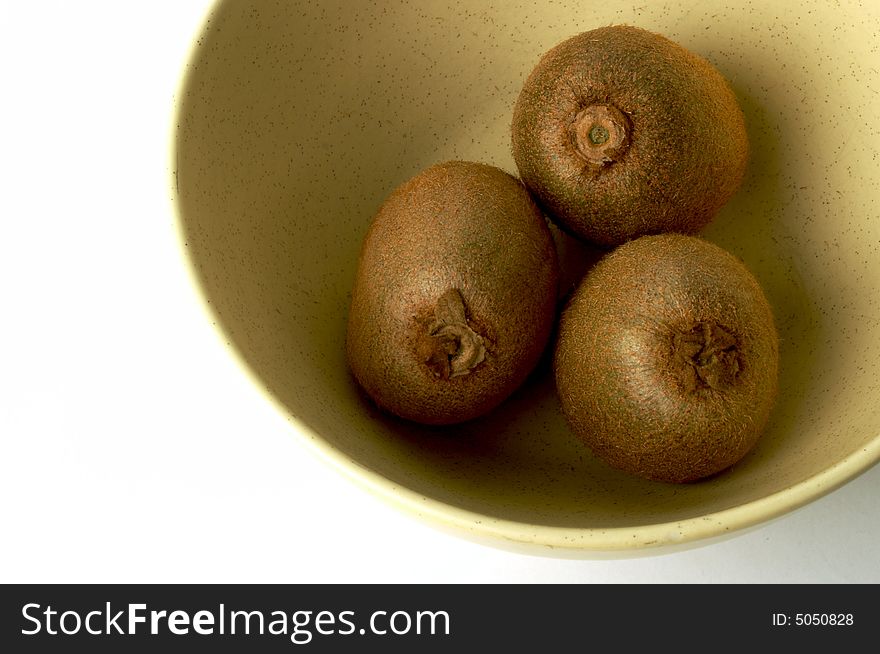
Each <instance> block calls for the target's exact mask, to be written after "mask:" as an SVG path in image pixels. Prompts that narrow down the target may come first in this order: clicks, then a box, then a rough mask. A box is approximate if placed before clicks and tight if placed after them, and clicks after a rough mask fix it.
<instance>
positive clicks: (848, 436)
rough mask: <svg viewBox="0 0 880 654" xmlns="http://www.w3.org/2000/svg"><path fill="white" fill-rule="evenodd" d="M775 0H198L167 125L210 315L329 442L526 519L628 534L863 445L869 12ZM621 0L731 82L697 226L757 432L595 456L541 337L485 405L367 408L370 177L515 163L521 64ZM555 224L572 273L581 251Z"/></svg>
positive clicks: (741, 501)
mask: <svg viewBox="0 0 880 654" xmlns="http://www.w3.org/2000/svg"><path fill="white" fill-rule="evenodd" d="M778 4H779V3H751V2H748V3H728V5H729V6H725V7H723V8H722V7H717V6H715V5H714V4H713V5H711V6H708V5H706V4H705V3H699V2H676V3H670V4H660V3H648V4H647V5H646V4H645V3H628V2H616V1H608V2H602V3H592V4H589V5H585V3H583V2H565V1H563V2H552V3H550V2H546V3H545V2H538V3H535V2H533V1H529V2H507V1H505V2H486V3H477V4H474V3H469V2H453V1H449V2H426V3H422V2H420V3H411V2H406V1H400V2H390V1H387V0H376V1H375V2H366V1H365V2H358V3H348V2H342V1H341V0H340V1H338V2H321V3H305V2H303V3H295V2H282V3H279V2H270V1H268V0H266V1H261V0H255V1H249V2H244V1H235V2H232V1H223V2H219V3H218V4H217V5H216V6H215V8H214V10H213V11H212V13H211V15H210V17H209V19H208V20H207V22H206V23H205V26H204V30H203V33H202V34H201V35H200V37H199V39H198V41H197V43H196V44H195V45H194V47H193V52H192V55H191V60H190V61H189V64H188V70H187V73H186V77H185V80H184V83H183V86H182V88H181V94H180V97H179V103H178V117H177V123H178V124H177V131H176V139H175V146H174V147H175V157H176V179H175V181H176V185H177V201H178V207H179V216H180V221H181V224H182V235H183V239H184V241H185V244H186V249H187V252H188V256H189V258H190V260H191V261H192V263H193V266H194V270H195V271H196V277H197V279H198V282H199V284H200V285H201V287H202V289H203V291H204V295H205V297H206V298H207V301H208V303H209V304H210V306H211V307H212V309H213V312H214V314H215V316H216V317H217V320H218V322H219V325H220V327H221V328H222V330H223V331H224V332H225V334H226V335H227V337H228V340H229V341H230V343H231V345H232V346H233V347H234V348H235V349H236V350H237V352H238V353H239V354H240V355H241V357H242V358H243V360H244V361H245V362H246V364H247V366H248V367H249V368H250V369H251V371H252V372H253V373H254V375H255V377H256V378H257V379H258V380H259V381H260V383H262V384H263V385H264V386H265V388H266V389H267V390H268V392H269V393H271V395H272V396H274V398H275V399H276V400H277V402H278V404H279V406H281V407H283V408H284V410H286V412H287V413H288V414H289V416H290V418H291V420H293V421H295V422H296V423H297V424H298V425H301V426H302V427H303V433H305V434H307V435H309V436H310V437H311V438H312V439H315V440H316V441H319V442H321V444H322V446H325V449H326V450H328V451H331V452H335V453H336V454H335V456H336V458H337V459H338V460H340V461H347V462H350V464H351V465H352V466H356V467H357V468H358V469H360V470H361V471H368V474H370V475H371V476H372V478H373V479H385V480H387V481H388V483H387V484H384V486H385V488H386V490H388V491H389V493H392V494H393V493H394V492H395V491H394V489H395V488H396V489H400V492H406V493H411V494H412V493H414V494H416V495H417V496H423V497H425V498H428V499H429V500H430V501H431V502H435V503H436V502H439V503H440V504H439V505H438V504H435V506H443V505H448V506H449V507H453V509H451V510H457V509H464V510H466V511H471V512H474V514H480V515H481V516H484V517H485V519H487V520H496V521H498V520H500V521H512V522H515V523H525V524H527V525H534V526H537V528H538V532H533V533H539V532H540V528H541V527H557V528H568V529H574V530H587V531H593V532H594V531H595V530H607V529H614V528H622V529H628V530H633V533H637V532H638V530H639V529H640V528H641V527H644V526H647V525H658V524H665V523H671V522H682V521H685V522H686V521H693V520H699V519H703V518H705V516H709V515H712V514H717V513H719V512H724V511H726V510H728V509H731V508H734V507H742V506H744V505H751V504H753V503H755V502H757V501H759V500H761V499H762V498H766V497H768V496H771V495H774V494H778V493H781V492H783V491H785V490H786V489H789V488H791V487H793V486H797V485H799V484H801V485H803V483H804V482H809V480H811V479H815V478H816V476H817V475H821V474H822V473H823V472H825V471H826V470H827V469H828V468H829V466H833V465H834V464H837V463H839V462H841V461H843V460H845V459H848V458H849V459H851V458H852V457H858V456H860V453H863V455H864V456H865V457H869V456H870V457H871V460H867V459H866V460H864V461H861V462H859V465H858V466H857V467H856V468H858V469H864V468H865V467H867V466H868V465H870V464H871V463H873V460H874V459H876V451H877V448H876V443H877V441H878V434H880V402H878V397H880V382H878V376H877V374H876V370H877V369H878V363H880V292H878V291H880V289H878V287H880V218H878V216H877V213H878V208H880V202H878V200H880V178H878V176H877V174H876V171H877V168H878V158H877V157H878V155H877V153H878V152H880V129H878V127H877V121H876V119H877V117H878V115H880V111H878V109H880V72H878V69H880V66H876V65H875V64H874V63H873V62H876V61H877V57H878V51H877V50H878V45H880V37H878V34H880V31H878V29H877V27H878V13H877V9H875V8H870V9H869V8H867V7H866V6H865V5H858V6H856V5H855V4H853V5H848V4H847V3H840V5H838V4H836V3H835V4H834V5H833V6H832V5H829V6H825V5H824V3H820V2H815V3H811V2H803V3H783V5H784V6H783V7H779V6H777V5H778ZM621 22H625V23H629V24H634V25H638V26H641V27H645V28H648V29H651V30H654V31H658V32H661V33H663V34H665V35H666V36H669V37H670V38H672V39H673V40H675V41H677V42H679V43H681V44H682V45H684V46H685V47H688V48H690V49H692V50H694V51H695V52H697V53H699V54H701V55H703V56H704V57H706V58H707V59H709V60H710V61H711V62H712V63H714V64H715V65H716V66H717V67H718V68H719V69H720V70H721V72H722V73H723V74H724V75H725V76H726V77H727V79H728V80H729V81H730V83H731V85H732V87H733V89H734V91H735V92H736V94H737V96H738V98H739V100H740V102H741V105H742V107H743V110H744V112H745V115H746V121H747V125H748V131H749V137H750V142H751V147H752V155H751V160H750V164H749V172H748V175H747V178H746V180H745V182H744V184H743V187H742V189H741V190H740V192H739V193H738V194H737V195H736V196H735V197H734V199H733V200H732V201H731V202H730V203H729V204H728V206H726V207H725V208H724V209H723V211H722V212H721V213H720V214H719V215H718V216H717V217H716V219H715V220H714V221H713V223H711V224H710V226H709V227H708V228H707V229H706V230H704V232H703V235H704V236H705V237H706V238H708V239H709V240H711V241H713V242H715V243H718V244H719V245H721V246H723V247H725V248H727V249H729V250H730V251H732V252H733V253H735V254H736V255H737V256H739V257H741V258H742V259H743V260H744V261H745V263H746V264H747V265H748V266H749V268H750V269H751V270H752V271H753V272H754V274H755V275H756V276H757V278H758V279H759V281H760V282H761V284H762V285H763V287H764V289H765V291H766V293H767V295H768V297H769V299H770V301H771V304H772V306H773V308H774V312H775V315H776V320H777V326H778V328H779V332H780V336H781V361H782V368H781V392H780V398H779V402H778V405H777V407H776V409H775V412H774V414H773V417H772V420H771V424H770V426H769V428H768V430H767V432H766V433H765V435H764V436H763V437H762V439H761V440H760V442H759V444H758V446H757V447H756V449H755V450H754V451H753V452H752V453H751V454H749V455H748V456H747V457H746V459H745V460H743V461H742V462H741V463H740V464H738V465H736V466H735V467H734V468H732V469H730V470H729V471H727V472H725V473H723V474H721V475H719V476H717V477H715V478H712V479H710V480H707V481H704V482H701V483H696V484H691V485H684V486H678V485H665V484H658V483H652V482H647V481H641V480H639V479H636V478H633V477H630V476H628V475H625V474H623V473H620V472H617V471H615V470H612V469H611V468H609V467H607V466H606V465H605V464H603V463H601V462H600V461H597V460H595V459H594V458H593V456H592V455H591V454H590V453H589V451H587V450H586V449H585V448H584V447H583V446H581V445H580V444H579V443H578V442H576V441H575V440H574V438H573V437H572V435H571V433H570V431H569V430H568V428H567V426H566V424H565V422H564V420H563V418H562V415H561V413H560V409H559V405H558V402H557V400H556V396H555V390H554V386H553V380H552V375H551V374H550V369H549V365H548V361H547V360H546V358H545V361H544V362H543V363H542V365H541V366H540V367H539V368H538V370H537V371H536V372H535V374H534V375H533V376H532V377H531V379H530V380H529V381H528V382H527V383H526V385H525V386H524V387H523V388H521V389H520V390H519V391H518V392H517V393H515V394H514V395H513V396H512V397H511V398H510V399H509V400H508V401H507V402H506V403H505V404H504V405H503V406H502V407H501V408H499V409H498V410H497V411H495V412H494V413H493V414H491V415H489V416H486V417H484V418H482V419H479V420H476V421H473V422H471V423H469V424H466V425H462V426H458V427H453V428H443V429H437V428H425V427H420V426H417V425H413V424H408V423H404V422H402V421H399V420H396V419H393V418H389V417H387V416H385V415H383V414H381V413H380V412H378V411H377V410H375V409H374V408H373V406H372V405H371V403H370V402H369V401H367V400H366V399H365V398H364V397H363V395H362V394H361V393H360V392H359V390H358V388H357V386H356V385H355V383H354V382H353V380H352V378H351V376H350V375H349V372H348V369H347V367H346V363H345V358H344V348H343V338H344V333H345V321H346V315H347V311H348V302H349V297H350V289H351V285H352V281H353V277H354V271H355V265H356V260H357V255H358V250H359V248H360V245H361V241H362V238H363V236H364V234H365V232H366V229H367V227H368V224H369V221H370V220H371V218H372V216H373V214H374V213H375V211H376V209H377V208H378V206H379V204H380V203H381V201H382V200H383V199H384V197H385V196H386V195H387V194H388V193H389V192H390V191H391V190H392V189H393V188H394V187H395V186H397V185H398V184H400V183H401V182H403V181H404V180H406V179H407V178H409V177H411V176H412V175H414V174H416V173H417V172H419V171H420V170H422V169H423V168H425V167H427V166H429V165H431V164H433V163H437V162H440V161H444V160H448V159H466V160H474V161H482V162H486V163H490V164H494V165H496V166H499V167H501V168H503V169H505V170H507V171H509V172H512V173H514V174H515V172H516V169H515V167H514V165H513V160H512V157H511V154H510V139H509V125H510V116H511V111H512V107H513V103H514V101H515V99H516V96H517V94H518V92H519V89H520V87H521V85H522V83H523V81H524V79H525V76H526V75H527V74H528V73H529V71H530V70H531V68H532V67H533V66H534V64H535V63H536V62H537V60H538V58H539V57H540V55H541V54H542V53H543V52H544V51H545V50H547V49H548V48H549V47H551V46H553V45H555V44H556V43H558V42H559V41H561V40H563V39H564V38H567V37H568V36H571V35H573V34H575V33H578V32H581V31H584V30H587V29H591V28H594V27H597V26H601V25H607V24H611V23H621ZM560 245H561V248H562V251H563V253H564V257H563V258H564V260H565V267H566V270H567V274H568V277H567V279H568V280H569V281H571V280H574V279H575V278H576V276H577V275H578V274H579V273H580V272H582V271H583V269H584V267H585V265H587V263H588V262H589V261H591V260H592V259H594V258H595V256H596V253H595V252H593V251H591V250H590V249H589V248H587V247H584V246H581V245H579V244H577V243H574V242H571V241H569V240H568V239H567V238H565V237H560ZM872 448H873V449H872ZM854 470H856V469H855V468H854ZM856 471H857V470H856ZM838 481H842V480H838ZM383 483H384V482H383ZM819 492H821V491H820V490H817V491H816V493H817V494H818V493H819ZM787 508H791V507H787ZM459 515H464V514H459ZM762 517H768V516H758V518H759V519H760V518H762ZM479 520H480V516H477V515H475V516H474V517H473V525H472V526H473V527H474V528H475V529H478V527H477V524H478V523H479ZM466 521H467V519H465V522H466ZM465 526H467V525H465ZM724 528H729V525H727V526H725V525H724V524H723V520H718V527H717V530H718V531H721V530H723V529H724ZM510 537H514V538H517V537H519V536H516V535H511V536H510ZM523 538H526V537H523ZM541 538H542V536H540V535H538V536H535V539H536V540H538V541H540V540H541Z"/></svg>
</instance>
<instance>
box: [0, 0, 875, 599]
mask: <svg viewBox="0 0 880 654" xmlns="http://www.w3.org/2000/svg"><path fill="white" fill-rule="evenodd" d="M209 5H210V2H209V1H208V0H174V1H170V0H169V1H167V2H152V3H146V2H137V3H135V2H110V1H100V2H99V1H94V0H93V1H91V2H87V1H84V2H61V1H57V2H39V3H37V2H30V3H25V2H12V1H0V84H2V87H0V88H2V96H0V98H2V99H0V443H2V451H0V529H2V532H0V533H2V535H0V582H74V581H79V582H365V581H372V582H409V581H411V582H509V581H523V582H532V581H534V582H663V583H676V582H805V581H817V582H859V581H870V582H878V581H880V565H878V563H880V550H878V547H877V543H878V542H880V510H878V505H877V500H876V498H877V497H880V467H875V468H874V469H872V470H870V471H868V472H867V473H865V474H864V475H862V476H861V477H859V478H858V479H856V480H855V481H853V482H851V483H850V484H848V485H846V486H845V487H843V488H842V489H840V490H838V491H836V492H834V493H832V494H831V495H829V496H826V497H825V498H823V499H821V500H819V501H817V502H815V503H813V504H811V505H810V506H808V507H806V508H804V509H801V510H800V511H797V512H795V513H793V514H790V515H788V516H786V517H784V518H782V519H780V520H777V521H775V522H773V523H771V524H768V525H765V526H764V527H762V528H759V529H757V530H755V531H751V532H748V533H746V534H743V535H740V536H738V537H736V538H733V539H731V540H728V541H725V542H723V543H720V544H715V545H709V546H704V547H700V548H697V549H694V550H690V551H688V552H684V553H680V554H671V555H665V556H654V557H647V558H640V559H630V560H620V561H571V560H555V559H546V558H538V557H531V556H523V555H518V554H511V553H508V552H503V551H499V550H495V549H492V548H489V547H485V546H482V545H476V544H473V543H471V542H468V541H465V540H461V539H459V538H457V537H453V536H450V535H447V534H445V533H441V532H439V531H435V530H434V529H433V528H432V527H429V526H426V525H424V524H422V523H420V522H417V521H416V520H415V519H414V518H411V517H409V516H408V515H403V514H401V513H398V512H397V510H396V509H392V508H390V507H388V506H386V505H385V504H383V503H382V502H381V501H380V500H378V499H376V498H375V497H373V496H372V495H369V494H367V493H366V492H364V491H363V490H361V489H360V488H359V487H356V486H355V485H353V484H352V483H351V482H349V481H348V480H347V479H346V478H343V477H341V476H340V475H339V474H338V473H337V472H335V471H334V470H332V469H331V468H330V467H329V466H328V465H327V464H325V463H324V462H323V461H322V460H319V459H318V458H316V457H315V455H314V454H312V451H311V450H310V449H308V448H306V446H304V445H303V444H301V443H300V441H299V439H298V438H297V436H296V434H295V433H293V430H292V428H291V426H290V425H289V424H288V423H287V422H286V420H284V419H283V417H282V416H281V415H280V414H279V413H278V412H277V411H276V410H275V408H274V407H273V406H272V405H270V403H269V402H268V401H267V400H266V399H265V398H264V397H263V396H262V395H261V393H260V392H259V391H258V390H257V389H256V388H254V386H253V385H252V383H251V381H250V380H249V379H248V377H247V376H246V375H245V374H244V373H243V372H242V371H241V370H240V369H239V367H238V365H237V363H236V362H235V361H234V360H233V358H232V356H231V355H230V354H229V353H228V352H227V351H226V350H225V349H224V346H223V342H222V339H221V337H220V336H219V335H218V334H217V333H216V331H215V330H214V328H213V327H212V326H211V324H210V321H209V320H208V318H206V314H205V313H203V311H202V308H201V305H200V300H199V298H198V295H197V292H196V290H195V289H194V288H193V287H192V285H191V283H190V281H189V277H188V275H187V272H186V268H185V265H184V263H183V261H182V260H181V255H180V250H179V248H178V245H177V242H176V231H175V218H174V214H173V211H172V206H171V203H170V192H169V181H168V180H169V174H170V171H169V165H168V164H169V162H168V152H169V138H170V136H169V135H170V128H171V120H172V116H171V111H172V105H173V101H174V95H175V92H176V90H177V85H178V81H179V77H180V72H181V70H182V68H183V66H184V63H185V59H186V55H187V53H188V49H189V43H190V40H191V38H192V36H193V35H194V34H195V33H196V31H197V30H198V28H199V26H200V23H201V19H202V17H203V15H204V13H205V12H206V11H207V8H208V7H209Z"/></svg>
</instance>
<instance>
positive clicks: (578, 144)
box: [571, 104, 631, 166]
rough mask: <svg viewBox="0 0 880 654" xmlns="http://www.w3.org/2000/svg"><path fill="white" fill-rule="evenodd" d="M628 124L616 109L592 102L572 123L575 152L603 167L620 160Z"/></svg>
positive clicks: (621, 113)
mask: <svg viewBox="0 0 880 654" xmlns="http://www.w3.org/2000/svg"><path fill="white" fill-rule="evenodd" d="M630 129H631V125H630V122H629V119H628V118H627V117H626V115H624V114H623V112H621V111H620V110H619V109H617V108H616V107H613V106H611V105H606V104H594V105H590V106H588V107H584V108H583V109H581V110H580V111H579V112H578V113H577V114H576V115H575V117H574V120H573V121H572V124H571V136H572V141H573V142H574V146H575V149H576V150H577V153H578V155H580V157H581V158H582V159H584V160H586V161H587V162H589V163H591V164H594V165H597V166H604V165H607V164H610V163H613V162H615V161H617V160H618V159H620V157H621V156H622V155H623V153H624V152H626V150H627V148H628V147H629V137H630Z"/></svg>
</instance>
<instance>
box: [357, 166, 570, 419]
mask: <svg viewBox="0 0 880 654" xmlns="http://www.w3.org/2000/svg"><path fill="white" fill-rule="evenodd" d="M558 277H559V271H558V263H557V259H556V250H555V248H554V245H553V240H552V238H551V235H550V230H549V228H548V226H547V223H546V222H545V220H544V217H543V214H542V212H541V210H540V209H539V208H538V206H537V205H536V204H535V202H534V201H533V200H532V198H531V197H530V196H529V194H528V192H527V191H526V189H525V187H524V186H523V185H522V184H521V183H520V182H519V181H518V180H517V179H516V178H514V177H512V176H511V175H508V174H507V173H505V172H504V171H502V170H499V169H497V168H494V167H491V166H487V165H483V164H477V163H468V162H448V163H444V164H440V165H437V166H433V167H431V168H429V169H428V170H426V171H424V172H422V173H420V174H419V175H417V176H416V177H414V178H413V179H411V180H409V181H408V182H406V183H405V184H403V185H402V186H400V187H399V188H398V189H396V190H395V191H394V192H393V193H392V194H391V195H390V196H389V197H388V198H387V199H386V201H385V202H384V203H383V205H382V207H381V208H380V209H379V212H378V214H377V215H376V217H375V218H374V220H373V223H372V225H371V227H370V229H369V232H368V233H367V236H366V239H365V241H364V244H363V247H362V250H361V255H360V260H359V263H358V271H357V276H356V279H355V284H354V290H353V293H352V303H351V310H350V313H349V320H348V332H347V338H346V347H347V355H348V362H349V366H350V367H351V370H352V372H353V373H354V376H355V378H356V379H357V380H358V382H359V383H360V384H361V386H363V388H364V389H365V390H366V391H367V393H368V394H369V395H370V396H371V397H372V398H373V399H374V400H375V401H376V403H377V404H378V405H379V406H380V407H382V408H384V409H385V410H387V411H389V412H391V413H394V414H396V415H398V416H401V417H403V418H406V419H409V420H413V421H416V422H421V423H425V424H451V423H456V422H462V421H465V420H469V419H472V418H475V417H477V416H480V415H482V414H484V413H487V412H488V411H490V410H491V409H493V408H494V407H496V406H497V405H498V404H500V403H501V402H502V401H503V400H504V399H505V398H507V397H508V396H509V395H510V394H511V393H512V392H513V391H514V390H515V389H516V388H517V387H518V386H519V385H520V384H522V382H523V381H524V380H525V378H526V377H527V376H528V374H529V372H531V370H532V369H533V368H534V367H535V365H536V364H537V362H538V359H539V358H540V355H541V353H542V351H543V350H544V348H545V347H546V344H547V341H548V338H549V335H550V332H551V329H552V327H553V323H554V320H555V303H556V295H557V287H558V283H559V281H558Z"/></svg>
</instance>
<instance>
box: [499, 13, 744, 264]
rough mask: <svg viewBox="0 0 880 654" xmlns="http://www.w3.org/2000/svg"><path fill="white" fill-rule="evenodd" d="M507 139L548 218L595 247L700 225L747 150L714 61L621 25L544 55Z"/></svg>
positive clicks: (734, 178)
mask: <svg viewBox="0 0 880 654" xmlns="http://www.w3.org/2000/svg"><path fill="white" fill-rule="evenodd" d="M511 137H512V148H513V156H514V159H515V161H516V165H517V168H518V170H519V174H520V177H521V178H522V180H523V182H524V183H525V184H526V186H527V187H528V188H529V190H530V191H531V192H532V193H533V194H534V196H535V197H536V198H537V199H538V201H539V203H540V204H541V205H542V206H543V207H544V208H545V209H546V211H547V212H548V214H549V215H550V217H551V218H552V219H554V220H556V221H557V222H558V223H559V224H560V225H561V226H562V227H564V228H565V229H567V230H568V231H570V232H571V233H573V234H575V235H577V236H579V237H581V238H585V239H587V240H589V241H592V242H594V243H597V244H600V245H602V246H605V247H609V246H614V245H619V244H620V243H623V242H625V241H627V240H630V239H633V238H637V237H639V236H643V235H646V234H659V233H664V232H680V233H694V232H696V231H698V230H699V229H700V228H702V227H703V226H704V225H705V224H707V223H708V222H709V221H710V220H711V219H712V217H713V216H714V215H715V214H716V212H717V211H718V210H719V209H720V208H721V207H722V206H723V205H724V204H725V203H726V202H727V201H728V199H729V198H730V197H731V196H732V195H733V194H734V193H735V192H736V190H737V189H738V188H739V186H740V184H741V183H742V179H743V175H744V174H745V170H746V161H747V158H748V137H747V135H746V127H745V120H744V118H743V113H742V110H741V109H740V107H739V105H738V104H737V101H736V97H735V96H734V94H733V92H732V91H731V89H730V87H729V85H728V84H727V82H726V81H725V79H724V78H723V77H722V75H721V74H720V73H719V72H718V70H716V69H715V68H714V67H713V66H712V65H711V64H710V63H709V62H707V61H706V60H705V59H702V58H701V57H699V56H697V55H696V54H694V53H692V52H690V51H688V50H686V49H685V48H683V47H681V46H679V45H677V44H676V43H674V42H672V41H670V40H669V39H667V38H666V37H664V36H661V35H659V34H655V33H652V32H649V31H647V30H644V29H640V28H636V27H629V26H611V27H602V28H599V29H595V30H591V31H589V32H584V33H582V34H579V35H577V36H574V37H572V38H570V39H568V40H566V41H564V42H562V43H560V44H559V45H557V46H556V47H554V48H553V49H552V50H550V51H549V52H547V53H546V54H545V55H544V56H543V57H542V58H541V60H540V61H539V62H538V64H537V66H536V67H535V69H534V70H533V71H532V72H531V74H530V75H529V76H528V78H527V80H526V82H525V84H524V86H523V88H522V91H521V92H520V94H519V97H518V98H517V101H516V105H515V107H514V113H513V119H512V125H511Z"/></svg>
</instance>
